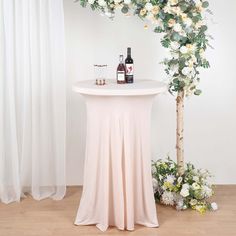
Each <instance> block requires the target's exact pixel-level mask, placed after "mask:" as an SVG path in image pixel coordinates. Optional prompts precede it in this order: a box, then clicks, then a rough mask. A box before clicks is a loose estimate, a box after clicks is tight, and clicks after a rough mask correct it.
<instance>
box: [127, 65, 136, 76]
mask: <svg viewBox="0 0 236 236" xmlns="http://www.w3.org/2000/svg"><path fill="white" fill-rule="evenodd" d="M133 74H134V64H126V75H133Z"/></svg>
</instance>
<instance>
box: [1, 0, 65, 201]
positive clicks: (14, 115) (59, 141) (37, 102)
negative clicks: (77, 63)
mask: <svg viewBox="0 0 236 236" xmlns="http://www.w3.org/2000/svg"><path fill="white" fill-rule="evenodd" d="M64 64H65V63H64V13H63V1H62V0H0V200H1V201H2V202H5V203H9V202H12V201H19V200H20V197H21V196H23V195H24V193H26V192H28V193H30V194H31V195H32V196H33V197H34V198H35V199H42V198H46V197H52V198H53V199H61V198H62V197H63V196H64V194H65V135H66V132H65V127H66V123H65V122H66V104H65V102H66V94H65V88H66V85H65V74H64Z"/></svg>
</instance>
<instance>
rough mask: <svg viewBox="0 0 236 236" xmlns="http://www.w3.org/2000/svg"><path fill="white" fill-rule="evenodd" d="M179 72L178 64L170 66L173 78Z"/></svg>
mask: <svg viewBox="0 0 236 236" xmlns="http://www.w3.org/2000/svg"><path fill="white" fill-rule="evenodd" d="M178 71H179V65H178V64H175V65H171V66H170V74H171V76H173V75H174V74H176V73H177V72H178Z"/></svg>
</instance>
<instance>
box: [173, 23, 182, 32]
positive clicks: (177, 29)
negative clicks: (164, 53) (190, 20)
mask: <svg viewBox="0 0 236 236" xmlns="http://www.w3.org/2000/svg"><path fill="white" fill-rule="evenodd" d="M181 30H182V26H181V25H180V24H179V23H177V24H175V25H174V31H175V32H180V31H181Z"/></svg>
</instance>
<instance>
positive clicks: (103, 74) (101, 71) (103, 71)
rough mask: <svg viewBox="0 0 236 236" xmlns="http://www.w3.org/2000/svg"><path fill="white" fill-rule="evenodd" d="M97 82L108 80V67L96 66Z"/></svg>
mask: <svg viewBox="0 0 236 236" xmlns="http://www.w3.org/2000/svg"><path fill="white" fill-rule="evenodd" d="M94 77H95V80H98V81H99V80H102V81H103V80H106V78H107V65H98V64H97V65H94Z"/></svg>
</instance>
